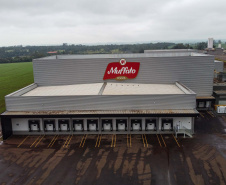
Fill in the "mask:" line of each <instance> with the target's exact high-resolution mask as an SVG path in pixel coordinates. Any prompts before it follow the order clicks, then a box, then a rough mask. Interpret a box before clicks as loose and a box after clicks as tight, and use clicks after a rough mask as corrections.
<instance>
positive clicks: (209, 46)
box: [208, 38, 213, 49]
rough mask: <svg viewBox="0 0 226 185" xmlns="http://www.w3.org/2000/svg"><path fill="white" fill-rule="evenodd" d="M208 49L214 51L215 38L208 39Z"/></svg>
mask: <svg viewBox="0 0 226 185" xmlns="http://www.w3.org/2000/svg"><path fill="white" fill-rule="evenodd" d="M208 49H213V38H208Z"/></svg>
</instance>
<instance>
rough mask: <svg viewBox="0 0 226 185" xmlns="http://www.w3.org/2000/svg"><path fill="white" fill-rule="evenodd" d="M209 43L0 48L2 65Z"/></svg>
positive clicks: (197, 45) (203, 47)
mask: <svg viewBox="0 0 226 185" xmlns="http://www.w3.org/2000/svg"><path fill="white" fill-rule="evenodd" d="M206 47H207V43H206V42H203V43H197V44H196V45H195V48H194V46H191V45H189V44H183V43H179V44H175V43H171V42H159V43H146V44H120V45H116V44H109V45H95V46H87V45H74V44H71V45H68V44H63V45H59V46H21V45H20V46H10V47H0V63H16V62H30V61H32V59H35V58H41V57H45V56H50V55H52V54H50V53H48V52H51V51H56V52H57V54H117V53H143V52H144V50H155V49H200V50H201V49H205V48H206Z"/></svg>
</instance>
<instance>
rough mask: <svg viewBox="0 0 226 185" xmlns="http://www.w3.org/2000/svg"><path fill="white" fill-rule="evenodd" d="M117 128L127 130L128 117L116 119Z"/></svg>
mask: <svg viewBox="0 0 226 185" xmlns="http://www.w3.org/2000/svg"><path fill="white" fill-rule="evenodd" d="M116 130H117V131H126V130H127V119H116Z"/></svg>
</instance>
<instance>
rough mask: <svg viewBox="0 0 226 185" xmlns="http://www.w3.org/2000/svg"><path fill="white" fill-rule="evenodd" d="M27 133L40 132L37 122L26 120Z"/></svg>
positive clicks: (38, 122)
mask: <svg viewBox="0 0 226 185" xmlns="http://www.w3.org/2000/svg"><path fill="white" fill-rule="evenodd" d="M28 127H29V132H40V121H39V120H28Z"/></svg>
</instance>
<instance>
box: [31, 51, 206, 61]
mask: <svg viewBox="0 0 226 185" xmlns="http://www.w3.org/2000/svg"><path fill="white" fill-rule="evenodd" d="M181 56H191V57H192V56H204V57H205V56H208V55H207V54H202V53H196V52H194V51H183V52H178V51H173V50H172V51H166V52H165V50H152V52H151V53H129V54H90V55H53V56H49V57H43V58H38V59H34V60H33V61H36V60H38V61H39V60H54V59H58V60H63V59H97V58H127V59H128V58H148V57H181Z"/></svg>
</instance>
